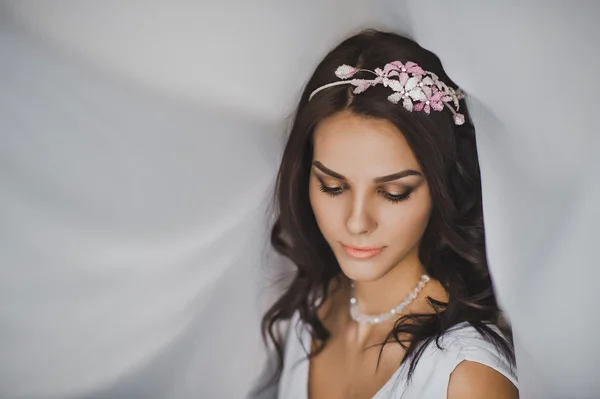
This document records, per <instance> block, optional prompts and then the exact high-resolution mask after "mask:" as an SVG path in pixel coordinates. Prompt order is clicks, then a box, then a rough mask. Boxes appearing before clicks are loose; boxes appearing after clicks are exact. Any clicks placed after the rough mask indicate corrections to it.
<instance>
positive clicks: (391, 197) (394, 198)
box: [320, 183, 412, 204]
mask: <svg viewBox="0 0 600 399" xmlns="http://www.w3.org/2000/svg"><path fill="white" fill-rule="evenodd" d="M320 185H321V187H320V190H321V191H322V192H323V193H325V194H327V195H329V196H330V197H337V196H338V195H341V194H342V193H343V192H344V191H346V189H345V188H344V187H328V186H326V185H325V184H323V183H320ZM377 192H378V193H379V194H381V196H382V197H383V198H385V199H387V200H388V201H390V202H391V203H393V204H397V203H398V202H402V201H406V200H407V199H409V198H410V194H411V193H412V190H409V191H407V192H406V193H404V194H399V195H395V194H390V193H388V192H387V191H383V190H377Z"/></svg>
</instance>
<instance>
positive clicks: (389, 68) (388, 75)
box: [308, 61, 465, 125]
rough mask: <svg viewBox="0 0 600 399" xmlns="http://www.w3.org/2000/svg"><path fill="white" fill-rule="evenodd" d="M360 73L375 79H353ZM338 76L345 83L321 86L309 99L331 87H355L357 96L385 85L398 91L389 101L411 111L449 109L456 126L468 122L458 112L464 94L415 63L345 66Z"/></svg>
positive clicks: (399, 62) (336, 72) (390, 96)
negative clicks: (372, 88) (371, 67)
mask: <svg viewBox="0 0 600 399" xmlns="http://www.w3.org/2000/svg"><path fill="white" fill-rule="evenodd" d="M358 72H369V73H371V74H373V75H375V78H373V79H350V78H352V77H353V76H354V75H355V74H356V73H358ZM335 75H336V76H337V77H338V78H340V79H342V80H340V81H337V82H333V83H328V84H326V85H323V86H321V87H319V88H318V89H316V90H315V91H313V92H312V93H311V94H310V96H309V98H308V100H309V101H310V100H311V99H312V98H313V97H314V96H315V94H317V93H318V92H320V91H321V90H324V89H326V88H328V87H333V86H339V85H345V84H351V85H353V86H355V88H354V90H353V93H354V94H360V93H362V92H364V91H365V90H367V89H368V88H369V87H371V86H375V85H377V84H380V83H381V84H383V85H384V86H385V87H389V88H390V89H392V90H393V91H394V92H393V93H392V94H390V95H389V96H388V100H389V101H390V102H392V103H394V104H398V103H399V102H400V101H402V106H403V107H404V109H406V110H407V111H409V112H413V111H423V112H425V113H426V114H427V115H429V113H430V111H431V110H434V111H442V110H443V109H444V107H447V108H448V109H450V111H452V114H453V115H454V123H455V124H457V125H462V124H463V123H465V116H464V115H463V114H460V113H458V111H459V109H460V105H459V100H461V99H463V98H465V94H464V92H463V91H462V90H460V89H456V90H455V89H453V88H451V87H449V86H448V85H446V84H445V83H444V82H442V81H441V80H439V78H438V77H437V75H436V74H435V73H433V72H429V71H425V70H424V69H423V68H421V67H420V66H419V65H417V64H416V63H414V62H411V61H408V62H406V63H402V62H401V61H392V62H390V63H388V64H387V65H385V66H384V67H383V69H381V68H377V69H375V70H374V71H371V70H369V69H359V68H354V67H351V66H350V65H345V64H344V65H341V66H339V67H338V68H337V69H336V71H335ZM347 79H350V80H347Z"/></svg>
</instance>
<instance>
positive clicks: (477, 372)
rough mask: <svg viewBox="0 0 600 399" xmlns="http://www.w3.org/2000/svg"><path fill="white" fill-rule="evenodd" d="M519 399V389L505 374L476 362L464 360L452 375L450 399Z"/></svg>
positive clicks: (449, 391)
mask: <svg viewBox="0 0 600 399" xmlns="http://www.w3.org/2000/svg"><path fill="white" fill-rule="evenodd" d="M484 397H485V398H489V399H517V398H518V397H519V391H518V390H517V387H516V386H515V385H514V384H513V383H512V382H511V381H510V379H508V378H507V377H506V376H505V375H504V374H502V373H500V372H498V371H497V370H495V369H493V368H491V367H489V366H487V365H485V364H482V363H478V362H475V361H469V360H464V361H462V362H461V363H460V364H458V365H457V366H456V368H455V369H454V371H453V372H452V373H451V374H450V381H449V382H448V399H469V398H484Z"/></svg>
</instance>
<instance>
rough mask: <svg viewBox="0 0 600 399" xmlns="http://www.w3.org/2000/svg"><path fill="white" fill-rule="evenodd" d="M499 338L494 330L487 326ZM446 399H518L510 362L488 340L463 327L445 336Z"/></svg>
mask: <svg viewBox="0 0 600 399" xmlns="http://www.w3.org/2000/svg"><path fill="white" fill-rule="evenodd" d="M490 328H492V329H493V330H494V331H495V332H497V333H498V334H500V335H502V334H501V333H500V330H498V328H497V327H495V326H492V325H490ZM445 341H446V342H447V344H448V347H447V348H448V356H449V357H450V359H451V363H450V364H449V370H448V371H450V375H449V381H448V399H456V398H460V399H463V398H464V399H468V398H480V397H486V398H507V399H508V398H518V396H519V395H518V390H517V378H516V374H515V370H514V368H513V366H512V364H511V361H510V360H509V359H508V358H507V357H506V356H505V355H504V354H503V353H502V351H501V350H499V349H498V348H497V347H496V345H495V344H494V343H493V342H491V341H490V340H489V339H488V338H486V337H484V336H483V335H482V334H481V333H480V332H479V331H477V329H475V328H474V327H473V326H471V325H470V324H467V323H464V324H461V325H459V326H456V327H455V328H453V329H452V330H450V331H449V332H448V335H447V337H446V338H445Z"/></svg>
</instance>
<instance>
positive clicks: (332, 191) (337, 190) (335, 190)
mask: <svg viewBox="0 0 600 399" xmlns="http://www.w3.org/2000/svg"><path fill="white" fill-rule="evenodd" d="M320 190H321V191H322V192H324V193H325V194H327V195H330V196H332V197H337V196H338V195H340V194H342V193H343V192H344V191H346V187H344V186H338V187H330V186H326V185H325V184H323V183H322V182H321V183H320Z"/></svg>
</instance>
